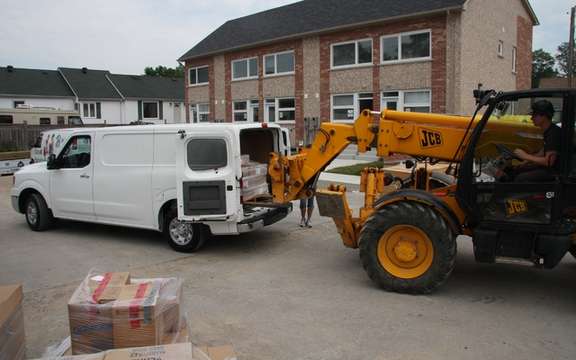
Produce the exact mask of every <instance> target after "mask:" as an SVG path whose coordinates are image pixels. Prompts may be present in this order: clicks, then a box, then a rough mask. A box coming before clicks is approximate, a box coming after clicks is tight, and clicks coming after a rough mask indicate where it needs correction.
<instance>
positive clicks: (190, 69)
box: [188, 65, 210, 86]
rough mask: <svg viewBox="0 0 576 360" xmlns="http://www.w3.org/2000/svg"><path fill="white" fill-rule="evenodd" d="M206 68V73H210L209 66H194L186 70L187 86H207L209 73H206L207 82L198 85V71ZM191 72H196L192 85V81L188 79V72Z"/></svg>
mask: <svg viewBox="0 0 576 360" xmlns="http://www.w3.org/2000/svg"><path fill="white" fill-rule="evenodd" d="M204 68H206V69H207V70H208V71H210V69H208V68H209V66H208V65H202V66H195V67H191V68H188V86H203V85H208V84H209V83H210V73H208V81H206V82H203V83H199V82H198V70H199V69H204ZM192 70H196V79H195V80H196V82H195V83H192V79H191V78H190V71H192Z"/></svg>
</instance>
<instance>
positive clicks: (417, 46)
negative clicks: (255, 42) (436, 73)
mask: <svg viewBox="0 0 576 360" xmlns="http://www.w3.org/2000/svg"><path fill="white" fill-rule="evenodd" d="M430 37H431V35H430V30H426V31H417V32H409V33H403V34H396V35H386V36H383V37H382V51H381V52H382V55H381V58H382V59H381V60H382V62H383V63H386V62H396V61H413V60H425V59H429V58H430V57H431V52H432V50H431V41H430Z"/></svg>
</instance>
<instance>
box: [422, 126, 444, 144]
mask: <svg viewBox="0 0 576 360" xmlns="http://www.w3.org/2000/svg"><path fill="white" fill-rule="evenodd" d="M441 145H442V134H440V133H439V132H438V131H434V130H428V129H422V128H421V129H420V147H422V148H431V147H435V146H441Z"/></svg>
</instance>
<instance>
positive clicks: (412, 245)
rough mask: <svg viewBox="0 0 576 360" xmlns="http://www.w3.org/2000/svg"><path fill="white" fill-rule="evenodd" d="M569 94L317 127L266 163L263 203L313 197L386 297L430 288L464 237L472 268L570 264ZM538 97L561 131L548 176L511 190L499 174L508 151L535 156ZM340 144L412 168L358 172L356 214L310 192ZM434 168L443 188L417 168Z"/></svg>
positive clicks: (573, 184)
mask: <svg viewBox="0 0 576 360" xmlns="http://www.w3.org/2000/svg"><path fill="white" fill-rule="evenodd" d="M575 95H576V91H575V90H568V89H564V90H563V89H560V90H527V91H515V92H499V93H497V92H495V91H493V90H476V91H475V97H476V100H477V103H478V106H477V109H476V112H475V114H474V115H473V116H472V117H471V118H467V117H460V116H448V115H440V114H423V113H410V112H397V111H390V110H384V111H382V112H381V113H374V112H371V111H369V110H364V111H362V113H361V115H360V116H359V117H358V118H357V119H356V121H355V122H354V123H353V124H339V123H330V122H324V123H322V125H321V127H320V129H319V132H318V133H317V135H316V137H315V139H314V142H313V143H312V144H311V145H310V146H309V147H307V148H303V149H301V150H300V152H299V153H298V154H296V155H282V154H278V153H271V154H270V161H269V166H268V173H269V175H270V177H271V181H272V195H273V201H274V202H275V203H278V204H285V203H287V202H290V201H292V200H295V199H299V198H304V197H308V196H311V195H312V194H313V193H315V194H316V196H317V201H318V207H319V211H320V214H321V215H323V216H329V217H331V218H332V219H333V220H334V223H335V224H336V227H337V228H338V232H339V234H340V236H341V237H342V241H343V243H344V245H345V246H347V247H350V248H359V250H360V258H361V261H362V264H363V266H364V269H365V270H366V272H367V273H368V276H369V277H370V278H371V279H372V280H373V281H374V282H375V283H376V284H378V285H379V286H380V287H382V288H384V289H386V290H390V291H396V292H402V293H412V294H422V293H430V292H432V291H434V290H435V289H436V288H438V286H440V285H441V284H442V283H443V282H444V281H445V280H446V279H447V278H448V276H449V275H450V273H451V271H452V269H453V268H454V260H455V257H456V237H457V236H458V235H468V236H470V237H471V238H472V241H473V244H474V254H475V258H476V260H477V261H479V262H488V263H494V262H514V263H529V264H533V265H535V266H538V267H542V268H553V267H554V266H556V265H557V264H558V263H559V262H560V260H561V259H562V257H563V256H564V255H565V254H566V253H567V252H569V251H571V252H572V254H574V255H576V251H575V236H574V234H575V233H576V221H575V219H576V154H575V149H576V147H575V142H574V141H575V136H574V135H575V132H574V120H575V119H576V116H575V115H576V114H575V108H574V107H575V105H576V101H575ZM543 99H545V100H547V101H549V102H550V103H551V104H552V105H553V107H554V115H553V119H552V121H553V123H554V124H557V125H555V126H559V127H560V129H561V132H562V136H561V138H562V139H561V151H560V153H559V154H558V160H557V166H555V167H554V169H550V176H549V178H548V179H544V180H538V181H530V182H518V181H515V180H514V178H511V177H507V176H505V175H506V174H507V173H508V172H509V171H510V169H514V168H518V163H519V158H518V156H517V153H516V152H514V151H513V150H514V149H522V150H524V151H525V152H526V153H537V152H538V151H541V150H540V149H542V147H543V146H544V144H543V143H544V142H543V133H542V129H540V128H538V127H536V126H535V125H534V124H533V123H532V121H531V107H532V105H533V104H534V103H535V102H537V101H541V100H543ZM480 114H481V115H480ZM375 117H377V119H375ZM349 144H357V146H358V151H359V152H365V151H367V150H369V149H370V148H375V149H376V151H377V154H378V156H380V157H386V156H390V155H392V154H405V155H409V156H411V157H412V158H413V159H414V162H415V164H413V165H414V166H412V169H411V172H410V176H408V177H405V178H401V177H397V176H394V175H392V174H390V173H386V171H385V170H384V169H378V168H367V169H364V170H363V172H362V175H361V186H360V190H361V191H362V192H363V193H364V206H363V207H362V208H361V209H360V211H359V213H358V215H357V216H354V215H353V212H352V210H351V209H350V207H349V206H348V202H347V199H346V189H345V187H344V186H342V185H330V186H329V187H328V188H327V189H316V183H317V180H318V177H319V174H320V173H321V172H322V171H323V170H324V169H325V168H326V166H327V165H328V164H329V163H330V162H331V161H332V160H334V159H335V158H336V157H337V156H338V155H339V154H340V153H341V152H342V151H343V150H344V149H345V148H346V147H347V146H348V145H349ZM437 162H445V163H447V164H449V165H448V166H447V170H446V171H445V173H443V174H442V175H443V178H444V179H452V180H446V181H444V182H445V186H441V187H439V186H438V182H437V181H436V182H432V181H431V179H434V178H435V174H434V172H433V171H432V170H431V169H430V168H431V167H430V166H428V165H430V164H435V163H437ZM418 165H420V166H418ZM436 175H437V174H436ZM503 175H504V176H503Z"/></svg>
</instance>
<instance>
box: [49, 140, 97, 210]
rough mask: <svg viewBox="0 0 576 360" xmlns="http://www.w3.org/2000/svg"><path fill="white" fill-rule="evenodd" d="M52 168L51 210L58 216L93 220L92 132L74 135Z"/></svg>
mask: <svg viewBox="0 0 576 360" xmlns="http://www.w3.org/2000/svg"><path fill="white" fill-rule="evenodd" d="M56 163H57V165H58V169H53V170H49V171H50V194H51V199H52V211H53V212H54V215H55V216H56V217H64V218H70V219H78V220H94V218H95V217H94V202H93V193H92V177H93V168H94V161H93V159H92V136H91V134H79V135H75V136H73V137H71V138H70V139H69V140H68V142H67V143H66V145H65V147H64V148H63V150H62V151H61V152H60V154H59V155H58V157H57V159H56Z"/></svg>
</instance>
